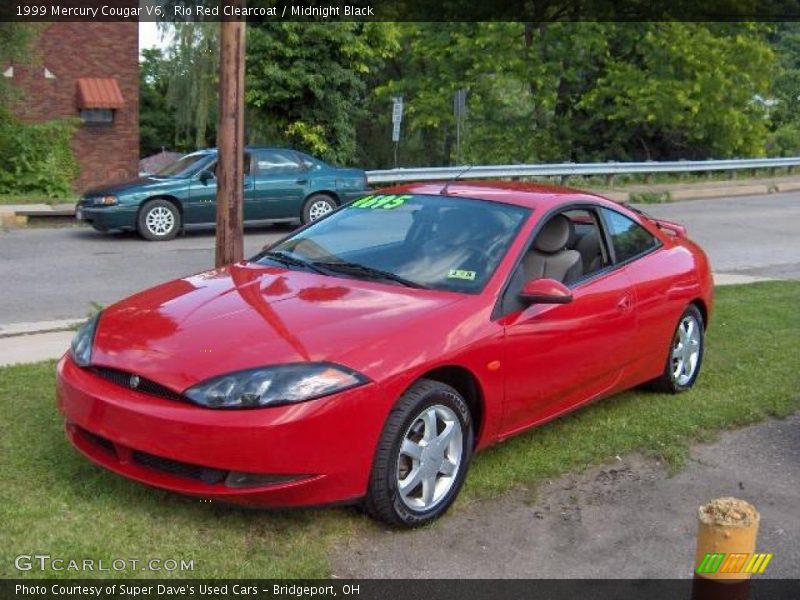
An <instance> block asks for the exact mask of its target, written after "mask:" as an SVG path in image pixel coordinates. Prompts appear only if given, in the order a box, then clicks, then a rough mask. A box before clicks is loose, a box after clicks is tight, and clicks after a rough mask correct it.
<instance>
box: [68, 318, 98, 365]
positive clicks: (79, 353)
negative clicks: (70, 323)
mask: <svg viewBox="0 0 800 600" xmlns="http://www.w3.org/2000/svg"><path fill="white" fill-rule="evenodd" d="M99 320H100V313H97V314H96V315H95V316H93V317H92V318H91V319H89V320H88V321H86V323H84V324H83V325H81V328H80V329H78V333H76V334H75V337H73V338H72V343H71V344H70V352H71V353H72V359H73V360H74V361H75V362H76V363H78V365H79V366H81V367H88V366H89V363H90V362H91V360H92V345H93V344H94V333H95V331H96V330H97V321H99Z"/></svg>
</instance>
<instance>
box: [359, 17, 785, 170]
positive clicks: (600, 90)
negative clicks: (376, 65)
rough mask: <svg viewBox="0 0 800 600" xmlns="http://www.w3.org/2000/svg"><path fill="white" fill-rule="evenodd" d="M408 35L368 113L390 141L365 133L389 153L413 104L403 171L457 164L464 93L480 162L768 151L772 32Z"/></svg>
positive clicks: (451, 29)
mask: <svg viewBox="0 0 800 600" xmlns="http://www.w3.org/2000/svg"><path fill="white" fill-rule="evenodd" d="M401 32H402V35H401V44H400V45H401V51H400V52H399V53H398V54H397V56H396V57H395V58H394V59H393V60H392V61H390V62H389V63H387V66H386V68H385V69H384V70H383V71H382V73H381V75H382V78H381V79H380V80H379V81H377V82H376V85H375V88H374V92H373V94H372V97H371V103H370V106H371V108H372V110H373V112H374V113H375V114H373V115H371V117H370V118H371V119H373V122H378V123H380V128H381V130H382V131H385V132H387V133H384V134H382V136H381V138H382V139H381V141H380V142H378V141H377V137H376V136H374V135H370V134H371V133H372V132H373V131H375V130H376V126H375V125H372V124H366V125H364V126H363V130H364V131H365V133H367V134H368V135H367V136H365V143H366V144H367V145H372V144H373V139H374V140H375V142H374V145H375V146H376V148H377V147H386V146H387V145H388V143H387V141H384V140H387V138H388V118H389V117H388V109H387V108H386V107H387V106H388V102H389V99H390V98H391V96H393V95H397V94H401V95H403V96H404V97H405V106H406V118H405V119H404V139H403V142H402V145H401V146H402V148H403V150H404V151H403V153H402V154H403V155H404V156H405V161H404V162H405V164H415V165H416V164H448V163H449V162H451V161H452V158H453V147H452V146H453V130H454V117H453V109H452V102H453V94H454V92H455V91H456V90H457V89H459V88H464V89H467V90H468V102H467V104H468V110H469V116H468V119H467V136H466V140H465V157H466V162H470V163H473V164H485V163H487V162H491V163H504V162H529V161H563V160H572V161H593V160H644V159H655V160H658V159H671V158H713V157H725V156H736V155H758V154H760V153H762V152H763V147H764V140H765V136H766V133H767V123H768V122H767V119H766V116H767V115H766V112H765V110H764V105H763V104H762V103H760V102H759V101H758V98H759V97H766V96H767V95H768V93H769V87H770V81H771V75H772V68H773V65H774V60H775V57H774V54H773V52H772V51H771V49H770V47H769V45H768V43H767V40H766V33H767V29H766V27H764V26H763V25H753V24H747V23H733V24H703V23H614V22H607V23H591V22H583V23H581V22H549V23H548V22H537V23H422V24H405V25H403V27H402V29H401ZM384 115H385V116H384ZM384 126H386V127H387V128H385V129H384ZM366 154H367V155H369V156H380V152H379V151H377V150H375V151H368V152H366ZM383 162H384V165H385V164H386V162H387V161H385V160H384V161H383Z"/></svg>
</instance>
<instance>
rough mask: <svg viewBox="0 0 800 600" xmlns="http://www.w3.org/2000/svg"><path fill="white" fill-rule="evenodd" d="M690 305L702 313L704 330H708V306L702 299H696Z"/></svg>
mask: <svg viewBox="0 0 800 600" xmlns="http://www.w3.org/2000/svg"><path fill="white" fill-rule="evenodd" d="M689 304H693V305H694V306H696V307H697V310H699V311H700V316H701V317H703V329H708V306H706V303H705V301H704V300H703V299H702V298H695V299H694V300H692V301H691V302H690V303H689Z"/></svg>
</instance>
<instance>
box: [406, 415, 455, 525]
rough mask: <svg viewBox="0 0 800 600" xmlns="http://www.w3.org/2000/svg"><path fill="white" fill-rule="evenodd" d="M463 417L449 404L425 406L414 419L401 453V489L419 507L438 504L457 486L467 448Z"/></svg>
mask: <svg viewBox="0 0 800 600" xmlns="http://www.w3.org/2000/svg"><path fill="white" fill-rule="evenodd" d="M462 436H463V432H462V429H461V421H459V419H458V417H457V416H456V414H455V412H453V411H452V410H451V409H450V408H448V407H447V406H443V405H441V404H436V405H433V406H429V407H427V408H425V410H423V411H422V412H421V413H420V414H419V415H417V417H416V418H415V419H414V420H413V421H412V423H411V425H410V426H409V428H408V430H407V431H406V433H405V435H404V436H403V441H402V442H401V444H400V452H399V455H398V457H397V490H398V492H399V496H400V499H401V500H402V502H403V504H405V505H406V506H407V507H408V508H411V509H413V510H416V511H427V510H430V509H431V508H433V507H435V506H436V505H437V504H439V502H441V501H442V500H443V499H444V498H445V497H446V496H447V493H448V492H449V491H450V489H451V488H452V487H453V485H454V483H455V481H456V478H457V476H458V472H459V468H460V466H461V460H462V452H463V441H462Z"/></svg>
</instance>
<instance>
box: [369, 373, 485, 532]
mask: <svg viewBox="0 0 800 600" xmlns="http://www.w3.org/2000/svg"><path fill="white" fill-rule="evenodd" d="M473 440H474V434H473V431H472V416H471V414H470V411H469V407H468V406H467V403H466V402H465V401H464V399H463V398H462V397H461V395H460V394H459V393H458V392H457V391H456V390H455V389H453V388H452V387H450V386H449V385H446V384H444V383H440V382H438V381H432V380H430V379H421V380H419V381H418V382H416V383H415V384H414V385H413V386H411V387H410V388H409V389H408V391H406V392H405V393H404V394H403V395H402V396H401V397H400V400H399V401H398V402H397V404H396V405H395V407H394V408H393V409H392V412H391V413H390V414H389V418H388V419H387V421H386V424H385V425H384V428H383V433H382V434H381V438H380V441H379V443H378V449H377V452H376V454H375V461H374V462H373V465H372V473H371V475H370V482H369V489H368V492H367V496H366V498H365V500H364V508H365V510H366V511H367V513H368V514H369V515H370V516H372V517H373V518H375V519H378V520H380V521H383V522H385V523H388V524H389V525H394V526H398V527H418V526H420V525H424V524H426V523H429V522H431V521H433V520H434V519H436V518H438V517H440V516H441V515H442V514H443V513H444V512H445V511H446V510H447V509H448V508H449V507H450V505H451V504H452V503H453V501H454V500H455V499H456V496H457V495H458V492H459V491H460V490H461V486H462V485H463V483H464V479H465V477H466V473H467V468H468V467H469V461H470V458H471V457H472V449H473Z"/></svg>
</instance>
